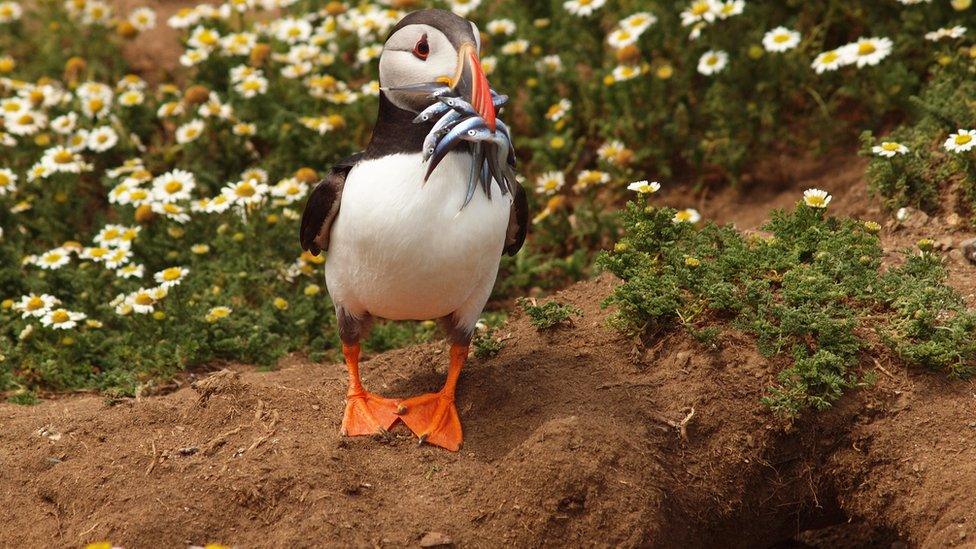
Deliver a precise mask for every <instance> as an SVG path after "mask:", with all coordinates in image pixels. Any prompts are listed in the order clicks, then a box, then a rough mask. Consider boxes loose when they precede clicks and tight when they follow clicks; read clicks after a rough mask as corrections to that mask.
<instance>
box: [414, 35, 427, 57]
mask: <svg viewBox="0 0 976 549" xmlns="http://www.w3.org/2000/svg"><path fill="white" fill-rule="evenodd" d="M428 55H430V44H428V43H427V35H426V34H425V35H423V36H421V37H420V40H417V44H416V45H415V46H414V47H413V56H414V57H416V58H417V59H420V60H421V61H426V60H427V56H428Z"/></svg>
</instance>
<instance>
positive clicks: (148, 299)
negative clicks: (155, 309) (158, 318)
mask: <svg viewBox="0 0 976 549" xmlns="http://www.w3.org/2000/svg"><path fill="white" fill-rule="evenodd" d="M133 301H135V302H136V305H143V306H145V305H152V304H153V298H152V296H150V295H149V294H146V293H138V294H136V298H135V299H133Z"/></svg>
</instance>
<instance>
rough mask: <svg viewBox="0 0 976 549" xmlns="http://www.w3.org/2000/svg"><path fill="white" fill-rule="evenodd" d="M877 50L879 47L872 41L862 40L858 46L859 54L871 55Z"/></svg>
mask: <svg viewBox="0 0 976 549" xmlns="http://www.w3.org/2000/svg"><path fill="white" fill-rule="evenodd" d="M876 51H878V48H877V47H875V45H874V44H872V43H871V42H861V45H859V46H858V47H857V54H858V55H871V54H872V53H874V52H876Z"/></svg>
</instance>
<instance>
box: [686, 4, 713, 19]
mask: <svg viewBox="0 0 976 549" xmlns="http://www.w3.org/2000/svg"><path fill="white" fill-rule="evenodd" d="M709 9H711V8H710V7H709V5H708V2H696V3H695V4H694V5H693V6H691V13H692V15H697V16H699V17H701V16H702V15H705V14H706V13H708V10H709Z"/></svg>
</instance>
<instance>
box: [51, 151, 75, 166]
mask: <svg viewBox="0 0 976 549" xmlns="http://www.w3.org/2000/svg"><path fill="white" fill-rule="evenodd" d="M74 159H75V155H74V154H72V153H71V151H66V150H60V151H58V152H57V153H55V154H54V161H55V162H57V163H58V164H68V163H69V162H71V161H73V160H74Z"/></svg>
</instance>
